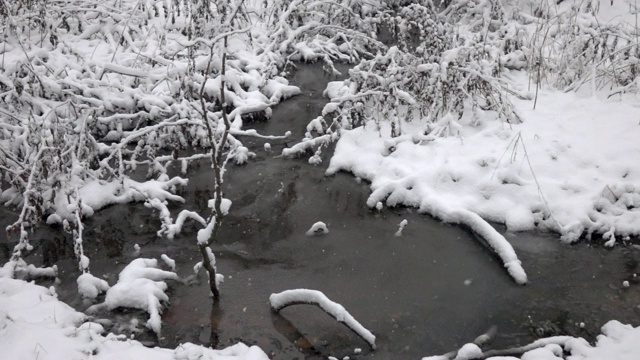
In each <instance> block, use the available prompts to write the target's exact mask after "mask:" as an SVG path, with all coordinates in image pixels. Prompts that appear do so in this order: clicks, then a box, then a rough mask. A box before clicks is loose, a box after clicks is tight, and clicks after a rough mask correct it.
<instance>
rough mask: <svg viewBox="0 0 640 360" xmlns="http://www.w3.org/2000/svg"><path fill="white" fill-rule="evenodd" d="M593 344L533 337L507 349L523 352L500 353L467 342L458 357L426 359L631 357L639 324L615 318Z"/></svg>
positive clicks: (639, 345)
mask: <svg viewBox="0 0 640 360" xmlns="http://www.w3.org/2000/svg"><path fill="white" fill-rule="evenodd" d="M601 332H602V333H601V334H600V335H598V337H597V340H596V343H595V344H594V345H591V344H589V343H588V342H587V341H586V340H584V339H582V338H577V337H576V338H574V337H570V336H555V337H550V338H543V339H539V340H536V341H534V342H533V343H531V344H528V345H525V346H522V347H520V348H515V349H509V351H506V352H504V353H521V354H522V355H518V356H512V355H497V354H498V353H500V352H501V351H500V350H497V351H496V350H489V351H487V352H482V350H481V349H480V348H479V347H478V346H477V345H475V344H472V343H470V344H465V345H464V346H463V347H462V348H461V349H460V350H459V351H458V352H457V354H456V356H455V357H451V356H449V355H450V354H447V355H439V356H429V357H424V358H422V359H423V360H446V359H460V360H464V359H477V358H482V359H487V360H518V359H520V360H563V359H567V360H602V359H615V360H632V359H637V358H638V354H640V341H638V339H640V326H639V327H633V326H631V325H626V324H622V323H621V322H619V321H616V320H612V321H609V322H607V323H606V324H605V325H603V326H602V328H601Z"/></svg>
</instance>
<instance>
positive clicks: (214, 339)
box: [209, 301, 224, 349]
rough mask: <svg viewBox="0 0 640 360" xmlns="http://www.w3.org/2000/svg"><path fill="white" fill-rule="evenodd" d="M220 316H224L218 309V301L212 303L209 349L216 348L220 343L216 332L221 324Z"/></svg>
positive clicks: (219, 308) (220, 309)
mask: <svg viewBox="0 0 640 360" xmlns="http://www.w3.org/2000/svg"><path fill="white" fill-rule="evenodd" d="M222 315H224V311H222V308H221V307H220V301H213V302H212V304H211V316H210V322H211V337H210V345H209V346H210V347H211V348H212V349H216V348H218V345H219V343H220V334H219V332H218V330H219V328H220V323H221V322H222Z"/></svg>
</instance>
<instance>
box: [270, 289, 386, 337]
mask: <svg viewBox="0 0 640 360" xmlns="http://www.w3.org/2000/svg"><path fill="white" fill-rule="evenodd" d="M269 303H270V304H271V307H272V308H273V309H274V310H275V311H280V310H281V309H282V308H284V307H286V306H289V305H293V304H300V303H303V304H314V305H317V306H319V307H320V308H321V309H322V310H324V311H325V312H326V313H327V314H329V315H331V316H333V317H334V318H335V319H336V320H338V321H339V322H342V323H344V324H345V325H347V326H348V327H349V328H350V329H351V330H353V331H354V332H355V333H356V334H358V336H360V337H361V338H363V339H364V340H365V341H366V342H368V343H369V345H370V346H371V348H372V349H375V348H376V337H375V336H374V335H373V334H372V333H371V332H370V331H369V330H367V329H366V328H365V327H364V326H362V325H361V324H360V323H359V322H358V321H357V320H356V319H355V318H354V317H353V316H351V314H349V312H347V310H346V309H345V308H344V307H343V306H342V305H340V304H338V303H336V302H333V301H331V300H330V299H329V298H328V297H327V296H326V295H325V294H323V293H322V292H320V291H318V290H309V289H294V290H285V291H283V292H281V293H277V294H271V296H269Z"/></svg>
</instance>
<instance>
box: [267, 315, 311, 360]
mask: <svg viewBox="0 0 640 360" xmlns="http://www.w3.org/2000/svg"><path fill="white" fill-rule="evenodd" d="M271 323H272V324H273V328H274V329H276V331H277V332H279V333H280V334H281V335H282V336H284V337H285V338H286V339H287V340H289V341H290V342H291V343H292V344H294V345H295V346H296V348H297V349H298V350H300V352H302V354H304V357H305V358H306V359H309V358H313V357H314V356H318V355H321V354H322V353H321V352H320V351H319V350H318V349H316V348H315V347H314V346H313V344H311V342H310V341H309V339H307V337H306V336H304V335H303V334H302V333H301V332H300V331H299V330H298V328H296V326H295V325H293V324H292V323H291V321H289V320H287V319H286V318H285V317H284V316H282V315H280V313H277V312H275V311H272V312H271Z"/></svg>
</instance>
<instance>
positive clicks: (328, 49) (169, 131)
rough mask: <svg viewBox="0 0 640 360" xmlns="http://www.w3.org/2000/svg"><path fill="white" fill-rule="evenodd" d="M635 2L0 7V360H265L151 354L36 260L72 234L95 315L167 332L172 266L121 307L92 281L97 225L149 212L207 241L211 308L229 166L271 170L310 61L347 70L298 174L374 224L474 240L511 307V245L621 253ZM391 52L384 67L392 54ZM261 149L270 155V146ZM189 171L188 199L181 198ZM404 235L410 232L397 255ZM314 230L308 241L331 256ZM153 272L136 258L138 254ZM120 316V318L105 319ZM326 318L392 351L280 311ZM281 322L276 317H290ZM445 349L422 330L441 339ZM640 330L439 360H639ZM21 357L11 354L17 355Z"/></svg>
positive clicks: (634, 86)
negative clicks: (332, 187) (40, 281)
mask: <svg viewBox="0 0 640 360" xmlns="http://www.w3.org/2000/svg"><path fill="white" fill-rule="evenodd" d="M637 11H638V9H637V8H636V4H635V2H633V1H626V2H625V1H617V0H616V1H615V2H610V1H598V0H587V1H575V0H565V1H560V2H558V3H556V2H554V1H547V0H542V1H535V2H534V1H528V0H521V1H500V0H479V1H473V2H472V1H467V0H452V1H447V2H445V4H443V6H434V5H433V4H432V3H431V2H430V1H402V0H394V1H378V0H341V1H315V0H311V1H302V0H267V1H262V0H244V1H242V0H228V1H217V2H208V1H198V2H190V1H170V0H163V1H158V2H154V1H144V0H143V1H132V0H123V1H116V2H113V3H106V2H105V3H96V2H91V1H84V0H78V1H65V2H47V1H39V0H37V1H23V0H18V1H14V2H8V1H3V2H2V3H0V19H2V21H1V22H0V29H1V33H2V37H0V175H1V177H2V178H1V179H0V202H1V203H2V205H3V206H6V207H13V208H16V209H17V210H18V214H19V215H18V217H17V218H16V219H15V222H14V223H13V224H12V225H10V226H9V227H8V228H7V229H6V232H7V236H8V238H9V239H11V241H14V242H16V243H17V245H16V246H15V248H14V250H13V252H12V254H11V258H10V260H9V261H8V262H7V263H6V264H4V265H3V266H2V268H0V305H1V306H0V334H1V335H2V336H0V350H1V351H0V352H1V353H2V354H3V356H7V357H8V358H37V359H55V358H65V359H66V358H95V359H100V358H105V359H108V358H109V359H126V358H130V359H165V358H166V359H196V358H198V359H200V358H204V359H207V358H208V359H227V358H228V359H264V358H266V357H267V356H266V354H264V352H263V351H261V350H260V349H258V348H256V347H247V346H245V345H244V344H242V343H238V344H237V345H234V346H231V347H229V348H227V349H224V350H211V349H205V348H203V347H200V346H197V345H193V344H183V345H181V346H179V347H177V348H176V349H173V350H172V349H158V348H156V349H150V348H145V347H143V346H142V345H141V344H140V343H138V342H136V341H133V340H129V339H124V338H122V337H121V336H116V335H113V334H106V333H105V331H104V328H103V326H102V325H100V324H99V323H97V322H93V321H91V319H90V318H89V317H87V316H86V315H84V314H81V313H78V312H76V311H75V310H73V309H71V308H70V307H69V306H67V305H65V304H63V303H61V302H60V301H58V300H57V298H56V294H55V288H51V289H46V288H44V287H41V286H38V285H35V284H33V283H29V282H27V281H28V280H32V279H36V278H38V277H42V276H46V277H56V276H57V268H56V267H55V266H53V267H50V268H38V267H36V266H34V265H33V264H28V263H27V262H26V261H25V257H26V255H27V254H29V253H30V252H31V251H32V250H33V249H34V246H33V245H32V244H31V242H30V230H31V229H32V228H33V227H36V226H40V225H42V224H43V223H47V224H52V225H53V224H60V225H61V227H62V228H63V229H64V231H65V232H66V233H68V234H69V235H70V237H71V238H72V239H73V250H74V254H75V256H76V259H77V264H78V274H77V275H78V277H77V285H78V292H79V294H80V295H81V296H83V297H84V298H85V299H87V300H90V301H100V300H102V299H104V301H103V302H102V303H99V304H96V305H94V306H93V307H92V308H91V310H92V311H99V310H101V309H107V310H113V309H116V308H119V307H132V308H138V309H141V310H144V311H145V312H147V313H148V314H149V321H148V322H147V326H148V327H149V328H150V329H152V330H153V331H154V332H155V333H156V334H159V333H160V329H161V318H160V314H161V311H162V308H163V306H166V304H167V300H168V296H167V293H166V290H167V286H168V285H167V283H166V281H169V280H178V277H177V275H176V273H175V271H176V269H175V266H176V265H175V261H174V260H173V259H172V258H171V257H170V256H169V255H170V254H169V255H166V254H163V255H162V256H161V257H160V259H161V260H162V263H163V264H164V266H166V267H167V268H169V269H170V271H168V270H162V269H160V268H159V265H158V261H157V260H156V259H135V260H133V261H132V262H131V263H130V264H129V265H127V267H125V268H124V270H122V272H121V273H120V276H119V278H118V281H117V282H116V283H115V284H109V283H108V282H107V281H106V280H104V279H101V278H100V277H98V276H95V275H94V274H92V272H91V262H90V259H89V258H88V256H87V255H86V254H85V253H84V247H83V244H84V243H85V242H86V241H91V240H92V239H85V238H84V236H83V229H84V225H83V220H85V219H87V218H88V217H91V216H92V215H94V214H95V213H96V212H98V211H100V210H101V209H103V208H105V207H107V206H109V205H113V204H124V203H130V202H142V203H144V204H145V206H146V207H147V208H149V209H150V210H149V211H154V212H155V213H157V214H158V219H159V223H160V225H159V230H158V236H164V237H167V238H169V239H172V238H174V237H175V236H177V235H179V234H180V233H181V231H182V229H183V226H184V225H185V223H187V222H193V223H195V224H196V225H197V226H199V230H198V233H197V236H196V237H195V238H194V239H192V244H193V247H194V251H195V250H196V249H197V250H199V252H200V255H201V257H202V261H200V262H199V263H198V264H196V266H195V270H196V273H197V270H199V269H200V268H204V269H205V270H206V271H207V275H208V276H209V278H210V281H209V283H210V286H211V292H212V295H213V300H214V301H218V299H219V290H218V284H219V282H220V281H221V279H222V276H221V275H220V274H218V273H217V269H216V261H215V256H214V254H213V251H212V250H211V248H210V245H211V244H212V243H213V242H215V240H216V239H217V235H218V231H219V229H220V227H221V226H222V224H223V219H224V217H225V216H226V215H227V214H228V213H229V212H230V211H232V208H231V206H232V200H231V199H226V198H224V196H223V193H222V184H223V181H224V174H225V171H226V164H227V163H229V162H232V163H235V164H239V165H240V164H249V166H250V163H251V160H252V158H254V157H255V156H256V154H255V153H254V152H252V151H251V150H250V149H249V148H248V147H246V146H245V145H243V143H242V139H243V138H246V137H257V138H262V139H264V140H265V141H269V142H274V141H275V140H279V139H280V140H281V139H285V138H288V137H290V136H291V133H290V132H285V133H284V134H260V133H258V132H257V131H255V130H253V129H250V128H247V126H246V123H247V122H248V121H249V120H254V119H262V120H267V119H269V118H270V117H271V114H272V109H273V107H274V106H277V104H278V103H279V102H281V101H283V100H285V99H287V98H289V97H292V96H296V95H298V94H300V89H299V88H297V87H296V86H295V84H289V81H288V80H287V79H286V78H285V76H286V71H285V69H286V67H287V66H291V65H292V62H295V61H307V62H311V61H318V62H322V63H323V64H324V66H325V69H326V71H327V72H328V73H330V74H338V71H337V69H336V68H335V67H334V63H335V62H348V63H351V64H353V65H354V67H353V68H352V69H351V70H349V72H348V74H344V75H347V76H346V79H345V80H344V81H338V82H333V83H330V84H329V86H328V87H327V89H326V90H325V92H324V95H325V96H326V97H327V99H328V101H329V103H328V104H327V105H326V106H325V107H324V109H323V111H322V113H321V114H317V117H315V118H313V119H309V123H308V125H307V127H306V134H305V137H304V138H303V139H291V141H292V142H291V146H289V147H287V148H285V149H283V150H282V155H283V156H286V157H293V156H300V155H304V156H309V159H308V161H309V163H310V164H314V165H320V166H322V165H323V164H322V159H323V157H322V154H323V151H326V149H327V147H328V146H329V144H331V143H335V153H334V154H332V157H331V159H330V160H329V163H328V164H326V166H327V169H326V174H327V175H332V174H335V173H337V172H338V171H346V172H350V173H352V174H353V175H354V176H356V177H358V178H360V179H364V180H367V181H368V182H370V186H371V194H370V196H369V198H368V200H367V206H369V207H370V208H371V209H377V210H378V211H380V210H382V209H383V207H385V206H387V207H394V206H407V207H413V208H416V209H418V210H419V211H420V212H422V213H426V214H429V215H431V216H433V217H436V218H439V219H441V220H443V221H445V222H448V223H453V224H460V225H462V226H464V227H467V228H468V229H470V230H472V231H473V232H474V233H476V234H477V235H478V236H479V237H480V238H481V239H482V241H484V242H486V243H487V244H488V245H489V247H490V248H491V249H492V250H493V251H494V252H495V253H496V255H497V256H498V257H499V258H500V259H501V260H502V262H503V264H504V267H505V268H506V270H507V272H508V273H509V274H510V276H511V277H512V278H513V280H514V281H515V282H516V283H518V284H525V283H527V281H528V278H527V275H526V272H525V268H526V264H524V265H525V266H524V267H523V264H521V262H520V260H519V258H518V256H517V254H516V252H515V251H514V249H513V247H512V246H511V244H509V242H508V241H507V240H506V239H505V237H504V236H502V235H501V234H500V233H499V232H498V231H496V229H495V228H494V227H493V226H492V225H491V223H490V222H494V223H500V224H504V225H505V226H506V227H507V229H508V230H510V231H532V230H537V231H552V232H554V233H557V234H559V235H560V236H561V238H562V239H563V241H566V242H575V241H578V240H580V239H588V240H600V239H602V240H603V241H604V243H605V244H606V245H607V246H615V245H616V244H619V243H621V242H622V243H624V242H628V241H630V240H632V239H637V238H638V236H640V210H639V209H640V171H639V167H638V165H637V159H638V158H640V146H639V145H638V139H640V124H639V123H638V119H640V107H638V104H637V99H636V97H637V92H638V84H639V80H638V74H639V73H640V44H638V40H637V39H638V35H639V34H638V32H639V30H638V27H637V19H636V16H637ZM383 28H385V29H388V30H389V31H390V32H391V37H392V39H393V41H392V44H391V45H389V46H387V45H385V44H383V43H382V42H381V41H380V40H379V39H376V35H377V34H378V33H380V32H381V30H382V29H383ZM269 142H265V144H264V151H266V152H271V151H272V147H271V145H270V143H269ZM196 162H201V163H202V162H206V163H207V164H208V165H209V164H210V165H211V167H212V169H213V173H214V175H213V179H212V184H213V188H214V194H213V195H212V197H211V199H208V202H207V204H208V207H207V209H206V211H205V212H203V213H198V212H196V211H193V210H191V209H181V210H180V211H179V212H178V213H177V214H172V212H171V210H170V209H172V207H171V206H172V205H179V204H181V203H183V202H184V199H183V198H182V197H181V196H180V191H181V189H182V188H183V187H184V186H186V185H187V183H188V176H189V171H190V170H191V167H192V165H193V164H195V163H196ZM169 169H179V170H180V171H179V172H180V176H173V175H172V176H170V175H169V174H170V173H172V172H170V171H169ZM406 225H407V222H406V221H403V222H401V223H400V224H399V228H398V231H397V233H396V234H397V235H401V234H402V232H403V229H404V228H405V226H406ZM327 232H328V229H327V227H326V225H325V224H324V223H322V222H318V223H316V224H314V225H313V226H312V228H311V229H309V231H308V232H307V234H308V235H316V234H325V233H327ZM135 250H136V253H137V254H139V251H140V247H139V246H137V247H136V248H135ZM103 297H104V298H103ZM295 302H305V303H314V304H317V305H318V306H319V307H321V308H322V309H324V310H325V311H326V312H327V313H329V314H330V315H332V316H334V317H336V318H337V319H338V320H339V321H344V322H345V323H346V324H347V325H348V326H349V327H351V328H352V329H354V328H355V329H354V331H356V332H357V333H358V334H359V335H360V336H362V337H363V338H365V340H367V341H368V342H369V343H370V344H371V346H372V347H374V340H375V338H374V337H373V335H371V333H369V332H368V330H366V329H364V328H363V327H362V326H361V325H360V324H359V323H357V322H356V321H355V320H354V319H353V318H352V317H351V316H350V315H349V314H348V313H347V312H346V311H345V310H344V308H342V307H341V306H339V305H338V304H335V303H334V302H332V301H330V300H328V299H327V298H326V297H325V296H324V295H323V294H322V293H316V292H310V291H308V290H305V291H301V290H296V291H293V292H284V293H281V294H279V295H274V296H272V298H271V303H272V306H273V307H274V308H275V309H276V310H277V309H279V308H281V307H282V306H286V305H287V304H289V303H295ZM274 304H275V305H274ZM425 326H428V324H425ZM639 343H640V333H639V331H638V328H634V327H632V326H630V325H623V324H621V323H619V322H616V321H611V322H609V323H607V324H606V325H605V326H604V327H603V328H602V335H600V337H599V338H598V342H597V343H596V344H594V345H590V344H588V343H586V341H585V340H583V339H578V338H572V337H556V338H549V339H542V340H539V341H538V342H536V343H533V344H530V345H528V346H524V347H522V348H518V349H510V350H508V351H506V352H503V353H500V352H492V351H491V350H489V351H484V350H482V348H481V347H480V346H479V345H478V344H468V345H465V346H464V347H462V348H461V349H460V350H459V351H455V352H453V353H450V354H446V355H443V357H441V358H447V359H448V358H457V359H471V358H491V357H494V358H495V359H512V358H521V359H525V360H526V359H534V358H535V359H545V360H546V359H573V360H578V359H579V360H595V359H602V358H619V359H631V358H634V356H635V357H637V354H638V353H640V348H638V345H637V344H639ZM5 354H7V355H5Z"/></svg>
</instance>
